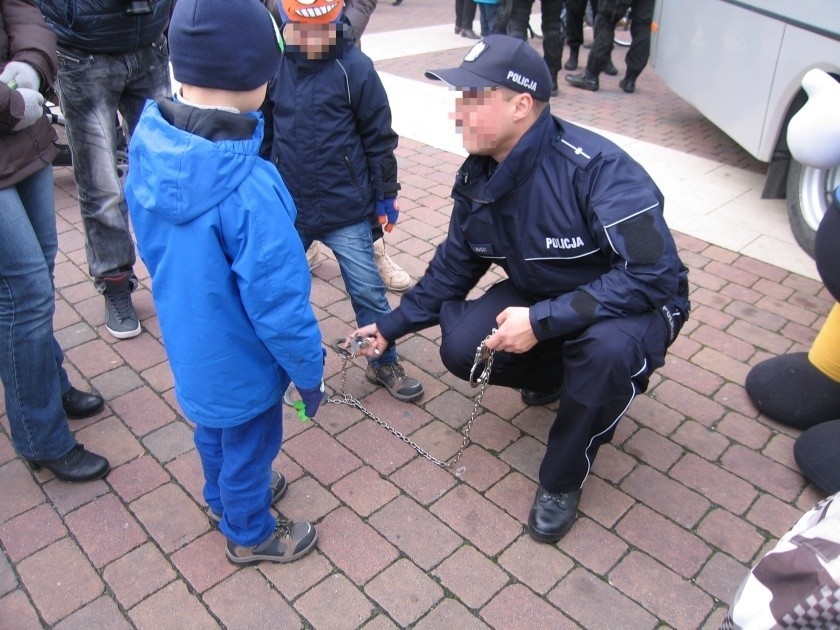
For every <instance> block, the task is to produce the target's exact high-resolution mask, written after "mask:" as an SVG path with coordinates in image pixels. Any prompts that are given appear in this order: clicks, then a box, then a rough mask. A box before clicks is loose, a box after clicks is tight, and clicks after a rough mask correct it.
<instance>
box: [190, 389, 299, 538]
mask: <svg viewBox="0 0 840 630" xmlns="http://www.w3.org/2000/svg"><path fill="white" fill-rule="evenodd" d="M194 439H195V443H196V447H197V450H198V452H199V456H200V457H201V465H202V468H203V470H204V483H205V487H204V497H205V500H207V503H208V504H209V505H210V507H211V508H212V509H213V511H216V512H217V513H220V514H222V515H223V516H222V520H221V522H220V523H219V529H220V531H221V532H222V533H223V534H224V535H225V537H226V538H228V540H232V541H233V542H234V543H236V544H237V545H242V546H244V547H252V546H254V545H258V544H260V543H261V542H264V541H265V540H267V539H268V537H269V536H270V535H271V533H272V532H273V531H274V528H275V526H276V520H275V519H274V517H273V516H272V515H271V512H270V511H269V506H270V505H271V490H270V488H269V482H270V480H271V463H272V462H273V461H274V459H275V458H276V457H277V454H278V453H279V452H280V444H281V443H282V441H283V408H282V403H281V402H277V403H275V404H274V405H272V406H271V407H270V408H269V409H267V410H266V411H264V412H263V413H261V414H259V415H258V416H256V417H255V418H253V419H252V420H249V421H248V422H245V423H243V424H240V425H237V426H235V427H228V428H224V429H211V428H207V427H202V426H201V425H198V426H197V427H196V432H195V438H194ZM217 497H218V499H217Z"/></svg>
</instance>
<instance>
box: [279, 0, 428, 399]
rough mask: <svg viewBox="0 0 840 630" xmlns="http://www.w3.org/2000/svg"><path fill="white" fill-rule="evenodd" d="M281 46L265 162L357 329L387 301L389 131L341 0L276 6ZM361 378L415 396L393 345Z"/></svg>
mask: <svg viewBox="0 0 840 630" xmlns="http://www.w3.org/2000/svg"><path fill="white" fill-rule="evenodd" d="M278 10H279V18H280V20H281V21H282V23H283V27H282V28H283V30H282V36H283V39H284V41H285V44H286V49H285V52H284V54H283V57H282V59H281V61H280V67H279V69H278V71H277V74H276V76H275V78H274V81H273V82H272V83H271V84H270V86H269V97H268V104H267V107H266V108H265V110H264V111H268V112H270V115H271V116H272V118H273V141H272V144H271V160H272V162H274V164H275V165H276V166H277V169H278V170H279V171H280V173H281V175H282V176H283V181H285V182H286V184H287V185H288V186H289V191H290V192H291V194H292V198H293V199H294V200H295V205H296V206H297V210H298V215H297V219H296V221H295V227H296V228H297V231H298V234H299V235H300V239H301V241H303V246H304V248H308V247H309V245H310V244H311V243H312V242H313V241H315V240H318V241H321V242H322V243H324V244H325V245H326V246H327V247H329V248H330V249H331V250H332V251H333V253H334V254H335V257H336V259H337V260H338V264H339V267H340V269H341V275H342V278H343V279H344V286H345V287H346V289H347V293H348V294H349V296H350V302H351V304H352V305H353V310H354V311H355V314H356V321H357V322H358V324H359V326H364V325H365V324H370V323H373V322H374V321H376V320H377V319H378V318H379V317H381V316H382V315H385V314H386V313H389V312H390V311H391V307H390V306H389V304H388V300H387V299H386V297H385V285H384V283H383V282H382V278H381V277H380V275H379V272H378V270H377V267H376V263H375V261H374V252H373V242H372V237H371V230H370V217H371V216H372V215H373V214H374V212H376V213H377V214H378V215H379V216H380V220H381V222H382V223H383V224H384V226H385V231H390V228H391V227H392V226H393V224H394V223H396V221H397V215H398V208H397V204H396V196H397V191H398V190H399V188H400V186H399V184H398V183H397V160H396V157H395V156H394V150H395V149H396V147H397V140H398V138H397V135H396V133H394V131H393V130H392V129H391V108H390V105H389V104H388V96H387V94H386V93H385V88H384V87H383V86H382V82H381V81H380V80H379V76H378V75H377V74H376V70H374V68H373V62H372V61H371V60H370V58H369V57H367V56H366V55H365V54H364V53H362V52H361V51H360V50H359V49H358V47H357V46H353V45H352V35H351V34H350V33H351V32H352V29H350V28H348V26H349V25H348V24H346V23H344V22H342V21H341V10H342V1H341V0H337V1H334V2H327V3H326V4H322V3H319V4H318V6H315V5H312V4H311V3H308V4H304V3H299V2H298V0H283V1H282V2H281V3H280V6H279V7H278ZM366 375H367V379H368V380H369V381H370V382H372V383H376V384H380V385H384V386H385V387H386V388H387V389H388V391H389V392H390V393H391V395H392V396H394V397H395V398H397V399H398V400H403V401H406V402H411V401H414V400H417V399H419V398H420V397H421V396H422V395H423V385H422V384H421V383H420V382H419V381H418V380H417V379H414V378H411V377H409V376H407V375H406V373H405V371H404V370H403V367H402V366H401V365H400V363H399V361H398V360H397V352H396V347H395V345H394V344H392V345H391V346H389V347H388V348H387V349H386V350H384V351H383V353H382V356H380V357H377V358H376V359H375V360H372V361H370V363H369V364H368V367H367V373H366Z"/></svg>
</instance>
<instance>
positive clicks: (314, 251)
mask: <svg viewBox="0 0 840 630" xmlns="http://www.w3.org/2000/svg"><path fill="white" fill-rule="evenodd" d="M306 262H307V263H309V271H313V270H314V269H315V268H316V267H317V266H318V265H320V264H321V263H322V262H324V257H323V256H321V248H320V247H319V244H318V241H312V245H310V246H309V249H307V250H306Z"/></svg>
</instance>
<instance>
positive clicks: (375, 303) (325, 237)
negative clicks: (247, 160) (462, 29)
mask: <svg viewBox="0 0 840 630" xmlns="http://www.w3.org/2000/svg"><path fill="white" fill-rule="evenodd" d="M470 1H472V0H470ZM298 232H299V233H300V239H301V240H302V241H303V247H304V249H308V248H309V246H310V245H311V244H312V241H315V240H318V241H321V242H322V243H323V244H324V245H326V246H327V247H329V248H330V249H331V250H332V252H333V254H335V257H336V260H338V266H339V268H340V269H341V277H342V278H343V279H344V287H345V288H346V289H347V295H348V296H350V304H352V305H353V312H354V313H356V323H357V324H358V325H359V326H360V327H361V326H367V325H368V324H372V323H374V322H375V321H376V320H377V319H379V317H380V316H381V315H385V314H387V313H390V312H391V305H390V304H388V298H387V297H385V291H386V289H385V284H384V283H383V282H382V277H381V276H380V275H379V270H378V269H377V267H376V261H375V260H374V258H373V240H372V237H371V233H370V220H368V219H365V220H363V221H360V222H358V223H353V224H352V225H345V226H342V227H339V228H332V229H330V230H325V231H323V232H301V231H300V230H299V231H298ZM396 361H397V349H396V344H395V343H391V345H390V346H389V347H388V349H387V350H386V351H385V352H383V353H382V356H381V357H379V358H378V359H376V360H375V361H370V363H373V364H374V365H390V364H391V363H396Z"/></svg>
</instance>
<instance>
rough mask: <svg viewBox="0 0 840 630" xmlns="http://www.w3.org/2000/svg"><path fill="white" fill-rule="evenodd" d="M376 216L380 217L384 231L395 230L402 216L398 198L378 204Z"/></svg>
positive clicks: (388, 199)
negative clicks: (395, 225)
mask: <svg viewBox="0 0 840 630" xmlns="http://www.w3.org/2000/svg"><path fill="white" fill-rule="evenodd" d="M376 216H378V217H379V223H380V224H382V229H383V230H385V231H386V232H390V231H391V230H393V229H394V224H395V223H396V222H397V219H398V218H399V216H400V206H399V205H398V204H397V198H396V197H388V198H386V199H382V200H381V201H377V202H376Z"/></svg>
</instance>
